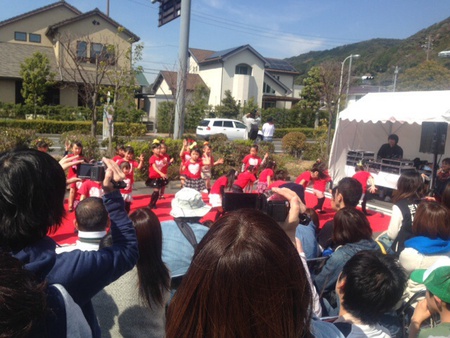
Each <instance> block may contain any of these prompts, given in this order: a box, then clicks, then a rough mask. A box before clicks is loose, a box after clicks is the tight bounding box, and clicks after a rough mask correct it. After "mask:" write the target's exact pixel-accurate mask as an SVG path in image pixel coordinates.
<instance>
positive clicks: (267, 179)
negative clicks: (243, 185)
mask: <svg viewBox="0 0 450 338" xmlns="http://www.w3.org/2000/svg"><path fill="white" fill-rule="evenodd" d="M275 167H276V165H275V162H274V161H268V162H267V164H266V168H265V169H264V170H263V171H261V173H260V174H259V181H258V185H257V187H256V191H257V192H258V193H259V194H262V193H263V192H264V191H266V190H267V188H268V186H269V185H271V184H272V182H273V178H274V172H273V169H275Z"/></svg>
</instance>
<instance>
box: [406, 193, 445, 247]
mask: <svg viewBox="0 0 450 338" xmlns="http://www.w3.org/2000/svg"><path fill="white" fill-rule="evenodd" d="M449 216H450V215H449V211H448V209H447V208H446V207H445V206H443V205H442V204H439V203H437V202H431V201H422V202H420V204H419V205H418V207H417V209H416V214H415V216H414V220H413V224H412V231H413V234H414V235H415V236H425V237H428V238H433V239H435V238H438V237H439V238H441V239H443V240H446V241H447V240H449V239H450V217H449Z"/></svg>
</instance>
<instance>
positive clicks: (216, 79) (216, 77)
mask: <svg viewBox="0 0 450 338" xmlns="http://www.w3.org/2000/svg"><path fill="white" fill-rule="evenodd" d="M222 71H223V69H222V67H221V66H220V64H216V63H215V64H212V65H207V66H202V67H201V70H200V71H199V75H200V76H201V78H202V80H203V82H205V83H206V86H207V87H208V88H209V90H210V93H209V101H208V104H209V105H211V106H213V107H215V106H217V105H219V104H220V102H221V101H222V98H223V92H224V91H221V89H222V76H223V75H222Z"/></svg>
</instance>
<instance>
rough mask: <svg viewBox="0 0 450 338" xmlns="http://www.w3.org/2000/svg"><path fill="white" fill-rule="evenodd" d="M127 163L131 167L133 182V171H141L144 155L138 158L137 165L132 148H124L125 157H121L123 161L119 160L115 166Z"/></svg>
mask: <svg viewBox="0 0 450 338" xmlns="http://www.w3.org/2000/svg"><path fill="white" fill-rule="evenodd" d="M124 161H125V162H128V163H130V166H131V175H132V176H133V181H134V170H135V169H141V168H142V166H143V165H144V155H142V154H141V155H140V156H139V163H138V162H137V161H135V160H134V149H133V147H132V146H126V147H125V155H124V156H123V159H121V160H119V162H117V164H118V165H119V166H120V164H121V163H122V162H124Z"/></svg>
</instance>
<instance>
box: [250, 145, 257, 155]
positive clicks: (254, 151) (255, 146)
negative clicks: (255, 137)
mask: <svg viewBox="0 0 450 338" xmlns="http://www.w3.org/2000/svg"><path fill="white" fill-rule="evenodd" d="M250 155H252V156H256V155H258V145H257V144H254V145H252V146H251V148H250Z"/></svg>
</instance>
